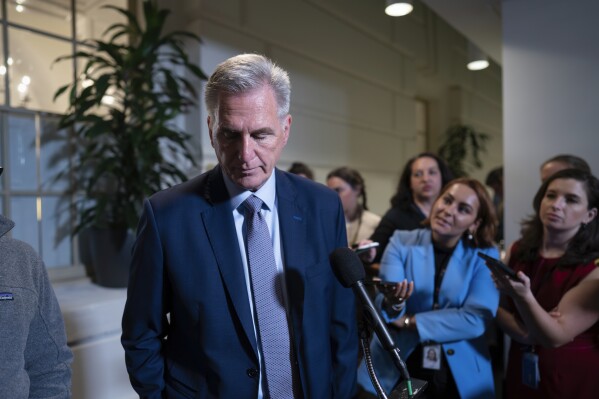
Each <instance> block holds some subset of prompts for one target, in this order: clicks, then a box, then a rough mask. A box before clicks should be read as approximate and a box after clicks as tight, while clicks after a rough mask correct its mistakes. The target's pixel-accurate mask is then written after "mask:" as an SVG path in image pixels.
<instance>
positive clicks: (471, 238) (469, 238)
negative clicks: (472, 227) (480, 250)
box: [468, 231, 474, 241]
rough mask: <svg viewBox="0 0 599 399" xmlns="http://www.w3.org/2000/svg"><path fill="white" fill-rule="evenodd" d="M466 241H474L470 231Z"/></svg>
mask: <svg viewBox="0 0 599 399" xmlns="http://www.w3.org/2000/svg"><path fill="white" fill-rule="evenodd" d="M468 240H469V241H472V240H474V237H473V236H472V232H471V231H468Z"/></svg>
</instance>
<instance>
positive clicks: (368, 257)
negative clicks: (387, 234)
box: [352, 239, 376, 263]
mask: <svg viewBox="0 0 599 399" xmlns="http://www.w3.org/2000/svg"><path fill="white" fill-rule="evenodd" d="M373 242H374V241H372V240H368V239H366V240H360V241H358V247H361V246H363V245H366V244H371V243H373ZM352 250H355V248H352ZM358 256H359V257H360V259H361V260H362V262H364V263H372V261H373V260H374V258H375V256H376V247H374V248H370V249H369V250H367V251H364V252H361V253H359V254H358Z"/></svg>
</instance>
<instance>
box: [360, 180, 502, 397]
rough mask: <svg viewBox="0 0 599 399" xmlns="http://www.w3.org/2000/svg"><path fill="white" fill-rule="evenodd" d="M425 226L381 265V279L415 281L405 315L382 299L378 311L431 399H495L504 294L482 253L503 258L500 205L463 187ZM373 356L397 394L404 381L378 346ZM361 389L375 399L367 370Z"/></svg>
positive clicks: (444, 195) (471, 184)
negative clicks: (496, 240)
mask: <svg viewBox="0 0 599 399" xmlns="http://www.w3.org/2000/svg"><path fill="white" fill-rule="evenodd" d="M425 223H426V225H427V226H428V227H427V228H424V229H420V230H414V231H400V230H397V231H395V233H394V234H393V236H392V238H391V241H390V242H389V246H388V247H387V249H386V250H385V253H384V254H383V258H382V261H381V271H380V275H381V278H382V279H383V280H387V281H397V282H403V281H404V280H407V281H413V282H414V291H413V294H412V295H411V297H410V298H409V300H408V301H406V302H405V307H403V309H401V310H398V307H397V303H396V304H395V305H393V307H392V306H391V305H390V304H387V300H386V299H385V297H383V296H382V295H379V297H377V301H376V302H377V306H380V308H382V312H383V317H385V318H386V321H387V322H388V323H389V326H390V329H391V333H392V335H393V339H394V340H395V343H396V344H397V346H398V347H399V349H400V351H401V355H402V357H403V359H404V360H406V359H407V360H406V363H407V366H408V370H409V372H410V376H411V377H413V378H419V379H423V380H426V381H428V383H429V386H428V388H427V389H426V390H425V392H424V395H425V396H424V397H426V398H444V399H448V398H454V397H455V398H460V397H461V398H465V399H470V398H494V397H495V392H494V384H493V373H492V369H491V361H490V357H489V351H488V348H487V342H486V340H485V337H484V333H485V328H486V326H487V324H488V322H490V321H491V320H492V319H493V317H494V316H495V312H496V310H497V306H498V302H499V294H498V292H497V289H496V288H495V286H494V284H493V280H492V279H491V274H490V272H489V270H488V269H487V267H486V266H485V263H484V261H483V260H482V259H481V258H480V257H478V256H477V252H479V251H480V252H483V253H485V254H487V255H490V256H492V257H495V258H497V257H498V256H499V254H498V252H497V249H496V248H495V247H494V245H493V237H494V235H495V229H496V226H497V219H496V217H495V214H494V211H493V205H492V202H491V200H490V199H489V196H488V194H487V192H486V190H485V188H484V187H483V185H482V184H481V183H479V182H478V181H477V180H474V179H469V178H461V179H455V180H452V181H451V182H449V183H448V184H447V185H446V186H445V187H444V189H443V190H442V192H441V194H440V196H439V198H438V199H437V200H436V201H435V203H434V204H433V207H432V210H431V213H430V216H429V218H428V219H427V220H426V221H425ZM404 284H405V283H404ZM399 299H400V300H401V298H399ZM390 302H391V301H390ZM394 309H395V310H394ZM371 353H372V360H373V363H374V367H375V370H376V373H377V376H378V377H379V379H380V382H381V384H382V386H383V388H384V389H385V391H386V392H387V393H390V392H391V390H392V389H393V387H394V386H395V384H396V383H397V382H398V381H399V379H400V374H399V372H398V370H397V369H396V367H395V366H394V364H393V360H392V358H391V356H389V355H388V353H387V352H386V351H385V350H384V349H383V348H382V346H381V345H380V343H379V342H378V340H376V339H373V342H372V345H371ZM358 382H359V384H360V386H361V387H362V389H364V390H365V391H368V392H371V393H375V391H374V388H373V386H372V384H371V382H370V378H369V376H368V372H367V370H366V367H365V365H364V364H361V365H360V368H359V370H358Z"/></svg>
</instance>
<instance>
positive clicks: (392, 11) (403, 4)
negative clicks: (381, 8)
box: [385, 0, 414, 17]
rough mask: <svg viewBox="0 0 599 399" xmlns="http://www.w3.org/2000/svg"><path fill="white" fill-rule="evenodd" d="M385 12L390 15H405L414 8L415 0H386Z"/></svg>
mask: <svg viewBox="0 0 599 399" xmlns="http://www.w3.org/2000/svg"><path fill="white" fill-rule="evenodd" d="M385 3H386V6H385V14H387V15H389V16H390V17H403V16H404V15H408V14H409V13H411V12H412V10H413V9H414V6H413V5H412V3H413V0H386V1H385Z"/></svg>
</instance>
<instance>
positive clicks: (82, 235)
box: [77, 228, 96, 283]
mask: <svg viewBox="0 0 599 399" xmlns="http://www.w3.org/2000/svg"><path fill="white" fill-rule="evenodd" d="M90 245H91V239H90V231H89V228H87V229H83V230H81V231H80V232H79V233H78V234H77V248H78V249H79V261H80V262H81V263H82V264H83V266H84V267H85V274H86V275H87V277H89V279H90V280H91V281H92V283H95V282H96V271H95V270H94V262H93V258H92V255H91V250H90Z"/></svg>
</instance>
